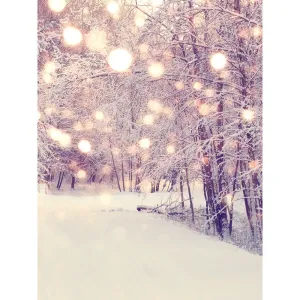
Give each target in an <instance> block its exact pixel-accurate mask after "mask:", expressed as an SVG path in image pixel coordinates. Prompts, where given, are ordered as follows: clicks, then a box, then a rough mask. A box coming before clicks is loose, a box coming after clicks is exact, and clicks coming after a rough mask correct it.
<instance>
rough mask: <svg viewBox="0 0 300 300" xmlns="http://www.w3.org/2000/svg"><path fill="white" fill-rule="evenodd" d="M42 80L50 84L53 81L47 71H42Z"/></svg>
mask: <svg viewBox="0 0 300 300" xmlns="http://www.w3.org/2000/svg"><path fill="white" fill-rule="evenodd" d="M42 77H43V80H44V82H45V83H47V84H50V83H52V82H53V77H52V76H51V75H50V74H48V73H43V76H42Z"/></svg>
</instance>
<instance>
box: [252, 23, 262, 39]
mask: <svg viewBox="0 0 300 300" xmlns="http://www.w3.org/2000/svg"><path fill="white" fill-rule="evenodd" d="M252 34H253V36H254V37H260V36H261V35H262V29H261V27H259V26H255V27H254V28H253V29H252Z"/></svg>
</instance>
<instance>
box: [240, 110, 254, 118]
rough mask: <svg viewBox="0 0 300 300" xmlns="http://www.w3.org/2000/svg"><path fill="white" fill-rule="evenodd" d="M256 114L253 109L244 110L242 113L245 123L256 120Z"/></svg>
mask: <svg viewBox="0 0 300 300" xmlns="http://www.w3.org/2000/svg"><path fill="white" fill-rule="evenodd" d="M254 116H255V112H254V111H253V110H251V109H244V110H243V112H242V118H243V119H244V120H245V121H252V120H253V119H254Z"/></svg>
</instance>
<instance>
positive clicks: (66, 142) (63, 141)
mask: <svg viewBox="0 0 300 300" xmlns="http://www.w3.org/2000/svg"><path fill="white" fill-rule="evenodd" d="M58 142H59V144H60V146H61V147H64V148H65V147H69V146H70V145H71V136H70V135H69V134H67V133H62V134H61V135H60V137H59V140H58Z"/></svg>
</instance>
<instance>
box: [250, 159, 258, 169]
mask: <svg viewBox="0 0 300 300" xmlns="http://www.w3.org/2000/svg"><path fill="white" fill-rule="evenodd" d="M258 166H259V161H258V160H252V161H250V162H249V169H254V168H257V167H258Z"/></svg>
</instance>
